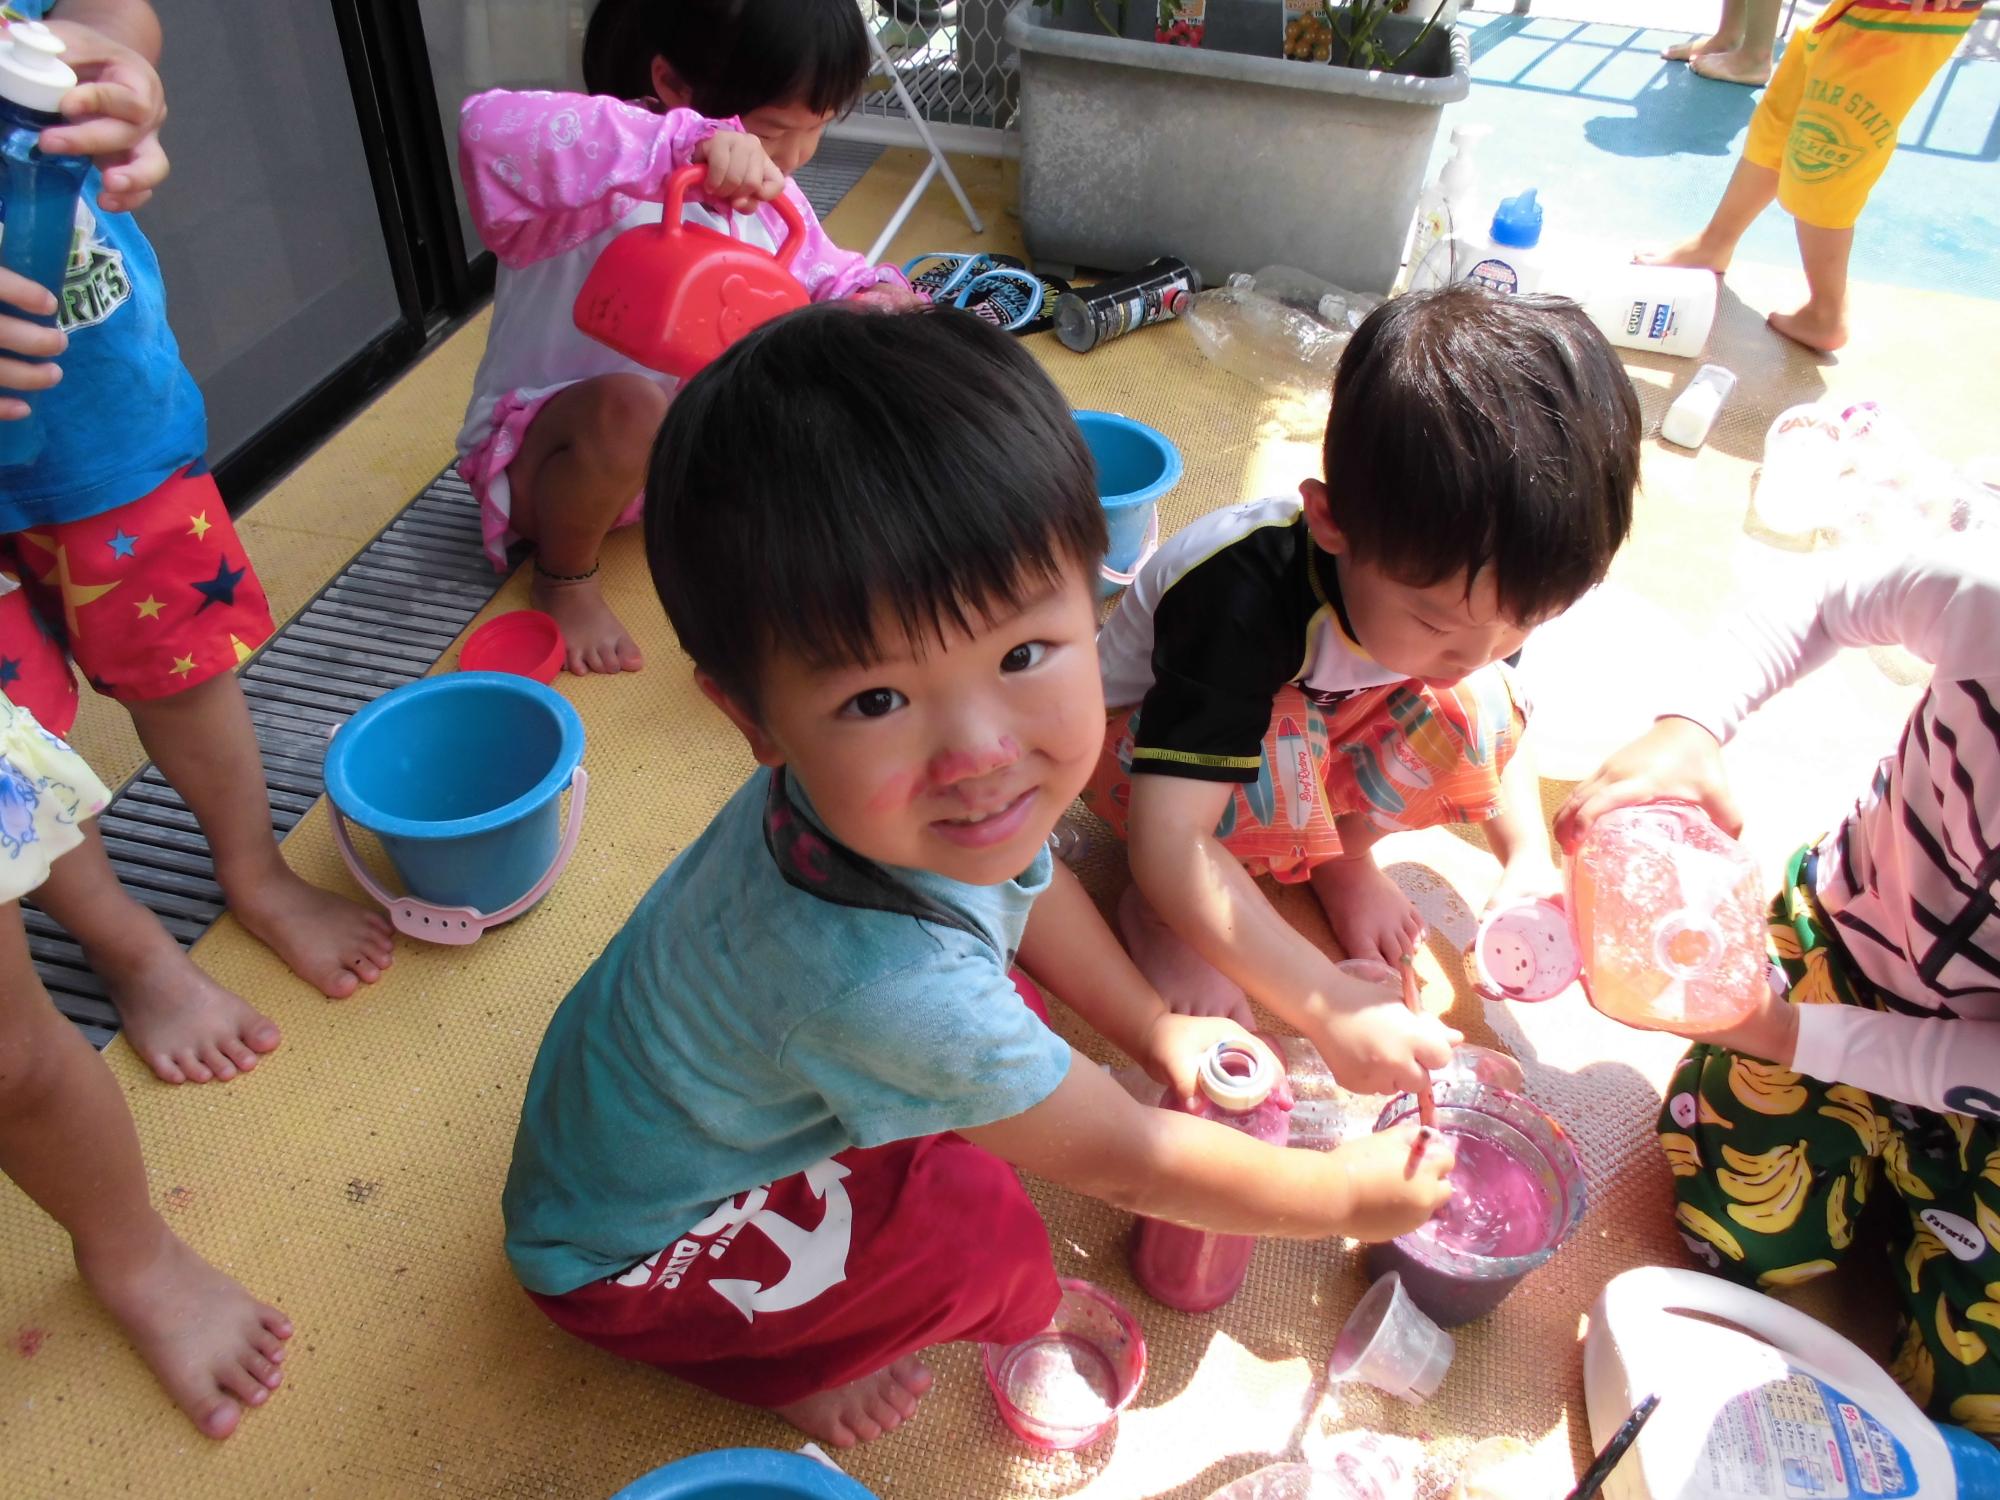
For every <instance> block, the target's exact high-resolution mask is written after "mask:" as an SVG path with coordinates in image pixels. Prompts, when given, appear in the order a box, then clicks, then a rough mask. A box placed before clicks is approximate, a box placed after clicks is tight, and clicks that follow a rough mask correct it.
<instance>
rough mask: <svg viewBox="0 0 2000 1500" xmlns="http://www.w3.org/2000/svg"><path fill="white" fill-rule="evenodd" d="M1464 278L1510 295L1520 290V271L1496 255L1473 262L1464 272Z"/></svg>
mask: <svg viewBox="0 0 2000 1500" xmlns="http://www.w3.org/2000/svg"><path fill="white" fill-rule="evenodd" d="M1465 279H1466V280H1467V281H1476V282H1478V283H1479V284H1480V285H1481V286H1483V287H1486V288H1487V289H1488V290H1490V291H1495V292H1502V293H1505V294H1506V295H1508V296H1510V297H1511V296H1512V295H1514V293H1516V292H1518V291H1520V290H1521V273H1520V272H1519V271H1517V270H1515V269H1514V267H1513V266H1511V265H1509V264H1508V263H1507V262H1506V261H1504V260H1502V259H1500V257H1499V256H1497V255H1489V256H1486V257H1485V258H1484V259H1482V260H1479V261H1477V262H1475V263H1474V264H1473V267H1472V269H1471V270H1470V271H1467V272H1466V273H1465Z"/></svg>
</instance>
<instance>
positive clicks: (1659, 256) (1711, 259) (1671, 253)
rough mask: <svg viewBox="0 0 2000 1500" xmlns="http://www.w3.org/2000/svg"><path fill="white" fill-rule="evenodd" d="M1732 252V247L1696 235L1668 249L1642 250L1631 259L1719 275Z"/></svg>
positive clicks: (1639, 262) (1726, 267)
mask: <svg viewBox="0 0 2000 1500" xmlns="http://www.w3.org/2000/svg"><path fill="white" fill-rule="evenodd" d="M1732 253H1733V249H1725V248H1723V247H1721V246H1717V245H1712V244H1710V243H1709V242H1708V241H1707V240H1706V239H1704V238H1703V237H1702V236H1700V235H1696V236H1695V237H1694V238H1693V239H1691V240H1683V241H1682V242H1681V243H1680V244H1678V245H1675V246H1674V247H1673V248H1672V249H1670V250H1642V251H1640V252H1639V253H1638V254H1637V255H1635V256H1633V257H1632V259H1633V261H1634V262H1635V263H1636V264H1638V265H1642V266H1690V267H1692V268H1693V269H1695V270H1698V271H1713V272H1715V274H1716V275H1718V276H1720V275H1722V274H1723V273H1724V272H1725V271H1727V270H1728V269H1729V258H1730V256H1731V254H1732Z"/></svg>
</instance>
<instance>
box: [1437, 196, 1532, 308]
mask: <svg viewBox="0 0 2000 1500" xmlns="http://www.w3.org/2000/svg"><path fill="white" fill-rule="evenodd" d="M1541 242H1542V206H1541V204H1539V203H1537V202H1536V201H1535V189H1533V188H1529V189H1528V190H1527V192H1525V193H1521V194H1518V195H1517V196H1515V197H1512V198H1503V199H1501V200H1500V206H1499V207H1498V208H1496V209H1495V210H1493V225H1492V228H1491V230H1490V231H1489V232H1488V234H1487V235H1486V237H1485V238H1484V239H1483V240H1480V241H1477V242H1475V243H1473V244H1471V245H1469V246H1467V247H1466V248H1465V249H1464V251H1463V252H1462V253H1461V254H1460V255H1459V257H1458V263H1459V269H1458V277H1457V279H1458V280H1460V281H1476V282H1478V283H1479V284H1480V285H1481V286H1483V287H1486V288H1487V289H1488V290H1490V291H1495V292H1499V293H1502V294H1503V295H1506V296H1517V295H1522V294H1525V293H1528V292H1533V291H1536V290H1538V289H1539V288H1540V287H1541V284H1542V262H1541V257H1540V256H1539V255H1537V254H1536V253H1535V247H1536V246H1537V245H1539V244H1541Z"/></svg>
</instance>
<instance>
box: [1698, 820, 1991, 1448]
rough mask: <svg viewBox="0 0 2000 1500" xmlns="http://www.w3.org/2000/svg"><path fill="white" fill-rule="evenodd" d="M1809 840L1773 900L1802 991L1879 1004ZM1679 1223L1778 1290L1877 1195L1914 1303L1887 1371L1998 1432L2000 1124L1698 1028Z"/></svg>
mask: <svg viewBox="0 0 2000 1500" xmlns="http://www.w3.org/2000/svg"><path fill="white" fill-rule="evenodd" d="M1810 852H1811V850H1810V848H1809V847H1808V848H1806V849H1801V850H1800V851H1799V852H1798V853H1797V854H1795V855H1793V856H1792V859H1791V861H1790V863H1789V864H1788V865H1787V867H1786V872H1785V885H1784V889H1783V890H1781V891H1780V892H1779V893H1778V896H1777V898H1776V899H1775V900H1773V901H1772V903H1771V926H1770V951H1771V956H1772V959H1773V961H1774V962H1775V963H1776V964H1777V965H1778V967H1779V968H1781V969H1782V970H1783V971H1784V974H1785V977H1786V978H1787V979H1789V980H1790V982H1791V989H1790V998H1791V1000H1792V1001H1793V1003H1795V1004H1799V1005H1812V1004H1821V1005H1868V1006H1873V1007H1876V1008H1884V1007H1882V1005H1881V1002H1880V1001H1879V999H1878V998H1877V997H1876V995H1875V993H1874V990H1873V989H1872V987H1871V986H1870V985H1869V984H1868V981H1867V980H1866V979H1865V978H1863V977H1862V975H1861V974H1860V972H1859V971H1858V970H1856V969H1854V968H1853V967H1852V966H1851V965H1850V964H1849V963H1848V961H1847V957H1846V954H1845V953H1844V952H1843V951H1842V950H1841V948H1840V947H1839V945H1838V942H1837V940H1836V939H1835V937H1834V936H1833V933H1832V931H1831V928H1830V925H1829V924H1827V923H1826V922H1825V920H1824V918H1823V917H1822V916H1821V914H1820V912H1819V909H1818V907H1817V906H1816V905H1815V903H1814V902H1813V900H1812V898H1811V895H1810V880H1809V878H1808V876H1807V873H1806V863H1807V858H1808V856H1809V854H1810ZM1660 1144H1661V1146H1662V1147H1663V1148H1664V1149H1665V1151H1666V1154H1667V1161H1668V1164H1669V1165H1670V1166H1671V1167H1672V1169H1673V1174H1674V1197H1675V1199H1676V1207H1675V1211H1674V1217H1675V1220H1676V1222H1677V1224H1678V1226H1679V1228H1680V1231H1681V1236H1682V1238H1683V1239H1685V1240H1686V1241H1687V1244H1688V1248H1689V1249H1690V1250H1692V1251H1693V1252H1694V1254H1695V1255H1696V1256H1697V1257H1698V1258H1699V1259H1700V1260H1701V1261H1702V1262H1703V1263H1704V1264H1706V1266H1707V1267H1708V1269H1710V1270H1711V1271H1713V1272H1715V1273H1716V1274H1717V1275H1721V1276H1728V1277H1730V1278H1731V1279H1732V1280H1736V1281H1741V1282H1744V1283H1746V1284H1748V1285H1751V1286H1756V1287H1761V1288H1763V1289H1764V1290H1766V1291H1771V1290H1779V1289H1782V1288H1784V1287H1788V1286H1796V1285H1798V1284H1800V1283H1801V1282H1805V1281H1810V1280H1812V1279H1813V1278H1814V1277H1817V1276H1822V1275H1824V1274H1825V1273H1826V1272H1828V1271H1831V1270H1832V1269H1833V1268H1834V1266H1835V1265H1836V1264H1837V1263H1838V1262H1839V1261H1840V1260H1841V1258H1842V1257H1843V1256H1844V1255H1845V1253H1846V1251H1847V1249H1848V1247H1849V1246H1850V1245H1851V1244H1852V1243H1853V1242H1854V1231H1855V1224H1856V1221H1857V1220H1858V1219H1859V1218H1860V1216H1861V1214H1862V1212H1863V1211H1864V1209H1865V1208H1866V1206H1867V1205H1868V1204H1869V1203H1870V1202H1871V1201H1873V1200H1874V1199H1876V1198H1877V1197H1879V1196H1880V1193H1881V1189H1882V1186H1883V1184H1884V1183H1886V1184H1887V1187H1888V1190H1889V1192H1890V1194H1891V1195H1893V1196H1892V1199H1891V1201H1890V1202H1889V1203H1887V1204H1885V1205H1883V1208H1884V1210H1885V1211H1890V1212H1893V1213H1894V1215H1895V1228H1894V1230H1893V1231H1892V1239H1891V1243H1892V1246H1893V1251H1894V1255H1893V1259H1892V1260H1891V1261H1890V1262H1889V1263H1888V1264H1886V1265H1884V1266H1883V1267H1882V1268H1881V1269H1882V1274H1883V1275H1884V1276H1885V1277H1889V1278H1891V1279H1893V1281H1894V1283H1895V1288H1894V1290H1895V1295H1896V1296H1897V1298H1898V1299H1899V1300H1900V1301H1901V1303H1902V1307H1903V1322H1902V1334H1901V1339H1900V1343H1899V1346H1898V1351H1897V1354H1896V1359H1895V1363H1894V1365H1893V1366H1892V1368H1891V1373H1893V1374H1894V1375H1895V1377H1896V1379H1897V1380H1898V1381H1900V1382H1901V1383H1902V1385H1903V1388H1904V1389H1905V1390H1907V1391H1908V1392H1909V1393H1910V1395H1911V1397H1912V1398H1913V1399H1914V1400H1915V1401H1916V1402H1917V1404H1918V1405H1919V1406H1922V1407H1924V1408H1925V1409H1926V1410H1928V1411H1929V1412H1930V1414H1931V1415H1932V1416H1934V1417H1936V1418H1938V1419H1939V1420H1941V1421H1949V1422H1957V1423H1959V1424H1960V1425H1962V1426H1966V1427H1970V1428H1971V1429H1972V1430H1973V1431H1975V1432H1979V1433H1982V1434H1984V1435H1985V1436H1986V1437H1988V1438H1991V1439H1995V1440H1996V1441H2000V1130H1996V1129H1995V1128H1994V1127H1993V1126H1991V1125H1989V1124H1987V1123H1985V1122H1984V1121H1982V1120H1977V1119H1974V1118H1973V1117H1971V1116H1969V1115H1942V1114H1933V1113H1931V1112H1930V1111H1929V1110H1921V1109H1912V1108H1911V1107H1910V1106H1908V1105H1906V1104H1899V1103H1894V1102H1892V1101H1890V1100H1886V1099H1880V1098H1877V1097H1875V1096H1874V1095H1872V1094H1869V1093H1866V1092H1864V1091H1863V1090H1861V1089H1858V1088H1854V1087H1852V1086H1850V1085H1848V1084H1828V1083H1822V1082H1820V1081H1819V1080H1818V1079H1816V1078H1809V1077H1806V1076H1804V1075H1803V1074H1799V1073H1794V1072H1792V1071H1790V1070H1789V1069H1785V1068H1780V1067H1777V1066H1775V1065H1773V1064H1771V1063H1766V1062H1760V1061H1758V1060H1757V1059H1755V1058H1751V1057H1745V1056H1743V1055H1742V1054H1740V1053H1735V1052H1729V1051H1726V1050H1724V1049H1722V1048H1720V1047H1712V1046H1709V1045H1707V1044H1706V1043H1702V1042H1697V1043H1695V1044H1694V1045H1693V1046H1691V1047H1690V1048H1688V1052H1687V1056H1686V1057H1684V1058H1682V1059H1681V1064H1680V1067H1679V1068H1678V1069H1676V1070H1675V1073H1674V1078H1673V1082H1672V1084H1671V1085H1669V1087H1668V1090H1667V1102H1666V1105H1665V1107H1664V1108H1663V1109H1662V1111H1661V1113H1660Z"/></svg>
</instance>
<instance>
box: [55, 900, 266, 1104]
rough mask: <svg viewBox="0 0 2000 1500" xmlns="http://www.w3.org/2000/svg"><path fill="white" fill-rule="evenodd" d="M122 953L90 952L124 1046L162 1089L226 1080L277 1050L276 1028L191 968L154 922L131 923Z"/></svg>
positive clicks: (96, 949)
mask: <svg viewBox="0 0 2000 1500" xmlns="http://www.w3.org/2000/svg"><path fill="white" fill-rule="evenodd" d="M132 938H133V941H132V943H131V945H130V947H129V948H128V949H126V950H125V951H121V952H116V953H108V952H105V951H104V949H103V945H102V944H99V945H98V946H96V947H93V948H91V949H89V950H88V952H89V957H90V966H91V968H93V969H95V970H96V971H97V973H98V974H99V975H100V976H101V977H102V978H103V980H104V983H105V987H106V988H107V989H109V990H110V991H111V1000H112V1003H113V1004H114V1005H116V1006H117V1007H118V1016H119V1019H120V1020H122V1021H123V1022H124V1023H125V1040H126V1041H127V1042H129V1043H130V1044H131V1047H132V1050H133V1051H134V1052H136V1053H138V1054H139V1056H140V1058H141V1059H142V1060H143V1061H144V1062H145V1064H146V1066H147V1067H149V1068H151V1069H152V1070H153V1071H154V1072H155V1073H156V1074H158V1075H159V1076H160V1077H161V1078H162V1079H164V1080H165V1081H166V1082H168V1083H211V1082H224V1083H226V1082H228V1080H230V1079H232V1078H234V1077H235V1076H236V1075H237V1074H238V1073H247V1072H249V1071H250V1070H251V1069H252V1068H254V1067H256V1066H257V1059H258V1057H259V1056H260V1055H261V1054H263V1053H266V1052H269V1051H271V1050H272V1049H273V1048H275V1047H276V1046H277V1045H278V1040H279V1038H278V1027H277V1023H276V1022H274V1021H272V1020H271V1019H270V1017H268V1016H266V1015H264V1014H263V1013H262V1012H260V1011H258V1010H256V1009H255V1008H254V1007H252V1006H251V1005H250V1003H249V1002H248V1001H246V1000H244V999H243V998H242V997H241V996H240V995H237V994H235V993H234V992H233V991H230V990H226V989H224V988H223V987H222V986H221V985H219V984H217V983H216V982H215V981H214V980H213V979H210V978H209V977H208V976H207V975H206V974H204V973H203V972H202V971H201V970H200V969H198V968H196V967H195V963H194V960H193V959H191V958H189V957H188V956H187V954H186V953H184V952H182V951H181V946H180V944H179V943H176V942H175V941H174V940H173V939H172V938H171V937H169V936H168V935H167V932H166V929H164V928H163V927H161V926H160V925H159V923H157V922H154V921H151V920H148V921H146V922H143V923H134V924H133V933H132Z"/></svg>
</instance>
